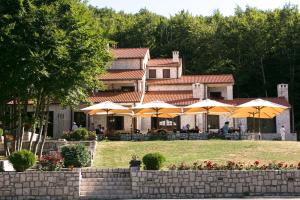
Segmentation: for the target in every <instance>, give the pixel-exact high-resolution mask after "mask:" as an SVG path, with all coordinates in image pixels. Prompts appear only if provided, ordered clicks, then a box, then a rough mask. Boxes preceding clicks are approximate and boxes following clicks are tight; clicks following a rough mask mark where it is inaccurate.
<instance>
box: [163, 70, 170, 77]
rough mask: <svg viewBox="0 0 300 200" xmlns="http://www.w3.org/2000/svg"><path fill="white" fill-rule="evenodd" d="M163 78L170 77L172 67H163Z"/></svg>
mask: <svg viewBox="0 0 300 200" xmlns="http://www.w3.org/2000/svg"><path fill="white" fill-rule="evenodd" d="M163 78H170V69H163Z"/></svg>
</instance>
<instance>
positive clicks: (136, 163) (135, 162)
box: [129, 154, 142, 171]
mask: <svg viewBox="0 0 300 200" xmlns="http://www.w3.org/2000/svg"><path fill="white" fill-rule="evenodd" d="M141 164H142V162H141V161H140V160H139V157H138V156H137V155H136V154H133V155H132V156H131V161H130V162H129V167H130V169H131V170H132V171H138V170H140V168H141Z"/></svg>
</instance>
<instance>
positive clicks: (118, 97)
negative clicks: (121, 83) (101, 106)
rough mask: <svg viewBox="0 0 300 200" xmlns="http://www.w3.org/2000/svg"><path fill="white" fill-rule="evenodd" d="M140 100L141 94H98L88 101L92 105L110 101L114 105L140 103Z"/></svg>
mask: <svg viewBox="0 0 300 200" xmlns="http://www.w3.org/2000/svg"><path fill="white" fill-rule="evenodd" d="M141 98H142V93H141V92H98V93H97V94H96V95H94V96H90V97H89V100H90V101H91V102H94V103H98V102H104V101H112V102H114V103H134V102H140V101H141Z"/></svg>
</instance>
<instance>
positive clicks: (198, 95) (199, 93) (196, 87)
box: [192, 83, 205, 100]
mask: <svg viewBox="0 0 300 200" xmlns="http://www.w3.org/2000/svg"><path fill="white" fill-rule="evenodd" d="M192 88H193V98H195V99H199V100H203V99H205V97H204V89H205V87H204V84H201V83H194V84H193V85H192Z"/></svg>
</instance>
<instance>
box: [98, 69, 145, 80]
mask: <svg viewBox="0 0 300 200" xmlns="http://www.w3.org/2000/svg"><path fill="white" fill-rule="evenodd" d="M144 75H145V71H144V70H110V71H108V73H106V74H102V75H100V80H102V81H105V80H107V81H108V80H140V79H142V78H143V76H144Z"/></svg>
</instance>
